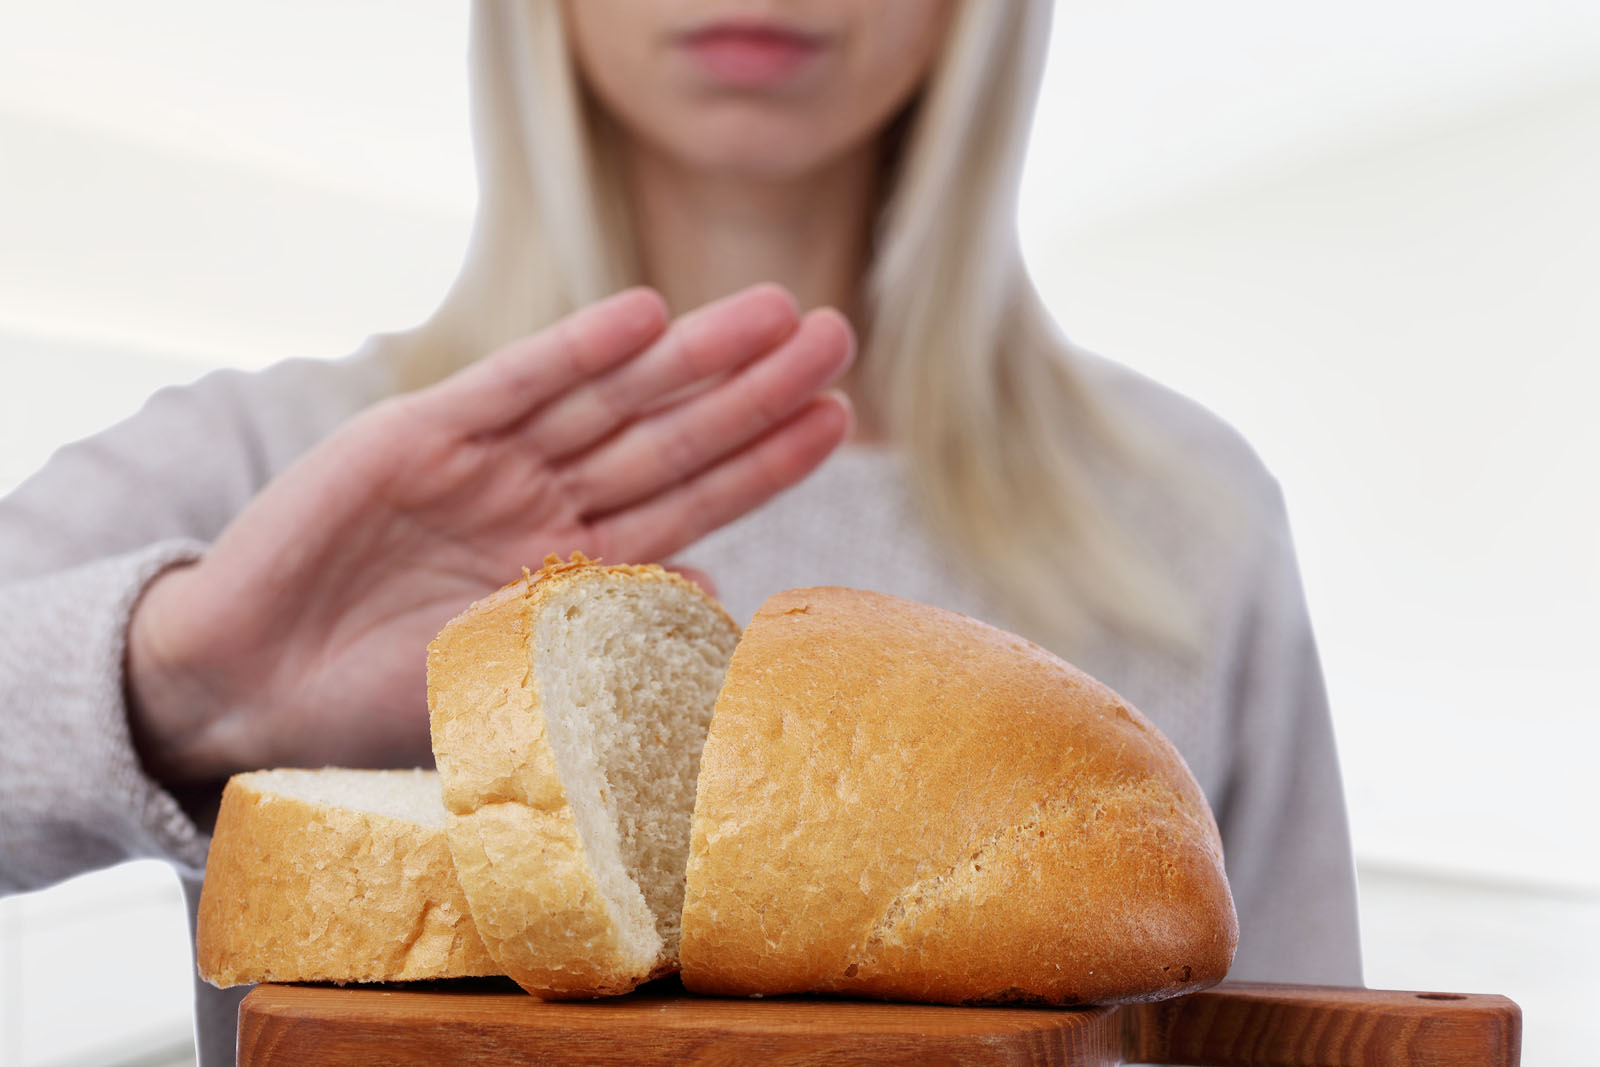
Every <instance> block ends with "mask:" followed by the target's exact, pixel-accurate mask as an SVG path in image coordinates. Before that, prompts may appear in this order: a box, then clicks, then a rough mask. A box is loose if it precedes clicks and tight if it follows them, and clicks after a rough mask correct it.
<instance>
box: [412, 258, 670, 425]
mask: <svg viewBox="0 0 1600 1067" xmlns="http://www.w3.org/2000/svg"><path fill="white" fill-rule="evenodd" d="M666 327H667V305H666V302H665V301H663V300H662V299H661V296H660V294H658V293H656V292H654V291H653V290H650V289H643V288H640V289H628V290H624V291H623V292H620V293H618V294H616V295H615V296H611V297H607V298H606V299H604V300H601V301H599V302H598V303H595V304H591V305H589V306H588V307H586V308H583V309H582V310H580V311H576V312H573V313H572V314H571V315H568V316H567V317H566V318H564V319H562V320H560V321H559V322H557V323H555V324H554V325H552V326H549V327H547V328H545V329H543V330H540V331H539V332H538V333H535V334H532V335H531V336H528V337H524V338H521V339H519V340H516V341H512V342H511V343H510V344H508V345H505V346H504V347H502V348H499V349H496V350H495V351H494V352H493V353H491V354H490V355H488V356H485V357H484V358H483V359H480V360H478V361H477V362H476V363H474V364H472V365H471V366H469V367H467V368H465V369H464V370H461V371H459V372H457V373H456V374H453V375H451V376H450V377H449V378H446V379H445V380H444V381H442V382H440V383H439V384H438V385H436V386H433V387H432V388H430V389H427V390H424V391H423V392H422V393H419V394H417V398H416V399H417V402H418V403H419V404H422V405H424V406H425V410H426V411H427V413H428V414H429V415H431V416H432V417H435V418H438V419H439V420H441V421H442V422H444V423H445V424H446V425H447V426H448V427H450V428H451V429H453V430H455V431H457V432H458V433H463V434H478V433H492V432H494V431H496V430H502V429H505V428H507V427H508V426H510V425H512V424H514V423H516V422H518V421H519V420H521V419H523V418H525V417H526V416H527V415H528V414H529V413H530V412H532V411H533V410H534V409H536V408H538V407H539V406H540V405H541V404H544V403H545V402H546V401H548V400H550V399H551V398H552V397H555V396H559V395H560V394H562V393H564V392H566V391H567V390H569V389H572V388H573V387H574V386H576V385H578V384H579V383H580V382H583V381H585V380H586V379H589V378H592V377H594V376H595V375H598V374H602V373H604V372H605V371H607V370H610V369H611V368H612V367H615V366H616V365H617V364H618V363H621V362H623V361H625V360H627V359H628V358H629V357H630V356H634V355H638V354H639V353H640V352H642V351H644V350H645V349H646V347H647V346H648V345H649V344H650V343H651V342H652V341H654V340H655V339H656V338H658V337H659V336H661V333H662V331H663V330H665V329H666Z"/></svg>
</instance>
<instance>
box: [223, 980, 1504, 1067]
mask: <svg viewBox="0 0 1600 1067" xmlns="http://www.w3.org/2000/svg"><path fill="white" fill-rule="evenodd" d="M1521 1040H1522V1016H1521V1012H1520V1010H1519V1009H1518V1008H1517V1006H1516V1005H1515V1004H1514V1003H1512V1002H1511V1001H1509V1000H1507V999H1506V998H1505V997H1499V996H1493V995H1487V994H1457V993H1418V992H1406V991H1398V990H1371V989H1337V988H1331V987H1323V986H1289V985H1258V984H1254V983H1225V984H1224V985H1222V986H1219V987H1217V988H1216V989H1212V990H1207V991H1204V992H1200V993H1194V994H1190V995H1188V996H1184V997H1179V998H1176V999H1173V1000H1167V1001H1162V1002H1160V1003H1157V1004H1141V1005H1133V1006H1130V1007H1124V1008H1120V1009H1119V1008H1084V1009H1052V1008H1018V1007H974V1008H951V1007H941V1006H935V1005H925V1004H883V1003H877V1002H874V1001H862V1000H843V999H836V998H823V997H775V998H771V999H767V1000H723V999H716V998H710V997H695V996H690V995H688V994H686V993H685V992H684V991H683V987H682V986H681V985H679V984H678V983H677V981H676V980H673V979H668V980H665V981H661V982H654V983H651V984H650V985H648V986H645V987H643V988H641V989H639V990H637V991H635V992H634V993H632V994H630V995H628V996H625V997H615V998H611V999H607V1000H595V1001H577V1002H566V1003H541V1002H540V1001H537V1000H534V999H533V998H532V997H529V996H527V995H526V994H524V993H523V992H522V991H521V990H519V989H517V988H516V987H515V986H514V985H512V984H511V983H510V982H505V981H498V980H493V979H481V980H463V981H459V982H435V983H420V984H416V985H408V986H402V985H388V986H372V987H353V986H352V987H345V988H338V987H335V986H316V985H292V986H291V985H283V986H274V985H263V986H258V987H257V988H256V989H255V990H254V991H252V992H251V993H250V995H249V996H248V997H246V998H245V1001H244V1004H243V1005H242V1006H241V1008H240V1010H239V1063H240V1065H241V1067H289V1065H296V1067H298V1065H301V1064H333V1063H337V1064H350V1065H353V1067H366V1065H375V1064H422V1063H429V1064H433V1063H459V1064H490V1063H494V1064H529V1063H576V1064H655V1063H663V1064H665V1063H673V1064H685V1063H686V1064H728V1065H732V1064H750V1063H772V1064H817V1065H822V1064H857V1063H881V1064H918V1065H928V1067H932V1065H936V1064H1002V1063H1004V1064H1024V1063H1037V1064H1055V1065H1073V1067H1110V1065H1113V1064H1118V1063H1123V1062H1129V1063H1170V1064H1208V1065H1212V1067H1311V1065H1317V1067H1344V1065H1350V1067H1357V1065H1359V1067H1444V1065H1450V1067H1516V1065H1517V1064H1518V1063H1519V1062H1520V1048H1521Z"/></svg>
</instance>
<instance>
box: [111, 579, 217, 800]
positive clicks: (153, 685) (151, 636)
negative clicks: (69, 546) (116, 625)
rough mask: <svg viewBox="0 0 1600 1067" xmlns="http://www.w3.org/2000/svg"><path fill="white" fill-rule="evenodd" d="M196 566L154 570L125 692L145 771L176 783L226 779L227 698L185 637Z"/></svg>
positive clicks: (137, 616)
mask: <svg viewBox="0 0 1600 1067" xmlns="http://www.w3.org/2000/svg"><path fill="white" fill-rule="evenodd" d="M196 566H197V564H193V563H190V564H183V565H180V566H177V567H173V568H170V569H168V570H165V571H163V572H161V573H160V574H158V575H156V577H155V578H153V579H152V580H151V581H150V583H149V584H148V585H146V586H145V588H144V591H143V592H142V593H141V594H140V596H139V599H138V600H137V601H136V602H135V603H134V607H133V612H132V614H131V615H130V616H129V619H128V633H127V645H126V652H125V655H124V660H123V694H124V703H125V706H126V708H127V719H128V730H129V733H130V735H131V736H132V738H133V747H134V751H135V752H136V753H137V754H138V756H139V760H140V762H141V763H142V764H143V765H144V768H145V771H146V773H148V774H149V775H150V777H151V778H153V779H155V780H156V781H157V782H160V783H161V784H162V785H163V786H167V787H173V786H179V785H185V784H193V783H197V782H206V781H214V780H217V779H219V778H224V777H226V776H227V775H228V774H229V773H231V771H232V770H233V769H236V768H230V767H229V766H228V760H227V759H226V758H225V755H224V753H223V752H221V751H220V750H219V747H218V745H217V743H216V742H217V736H216V735H217V732H218V726H219V724H220V722H221V719H222V713H223V711H224V709H225V703H224V702H223V701H220V700H218V699H217V697H216V695H215V694H214V693H213V692H212V690H211V689H210V688H209V687H208V686H207V685H206V684H205V682H204V681H203V678H204V672H203V670H202V669H201V663H200V657H199V656H198V654H197V653H196V651H195V650H194V649H192V648H191V647H190V645H189V643H188V642H186V640H185V638H184V633H185V627H183V626H182V625H181V621H182V620H183V619H184V617H185V602H186V598H185V590H186V589H187V588H188V585H189V583H190V581H192V579H193V574H194V570H195V568H196Z"/></svg>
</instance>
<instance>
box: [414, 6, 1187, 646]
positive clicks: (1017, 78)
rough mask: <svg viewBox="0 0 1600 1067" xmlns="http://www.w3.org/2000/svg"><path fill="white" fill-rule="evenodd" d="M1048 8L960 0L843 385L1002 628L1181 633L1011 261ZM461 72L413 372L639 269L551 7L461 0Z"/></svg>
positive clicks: (1078, 391) (1061, 353) (1147, 463)
mask: <svg viewBox="0 0 1600 1067" xmlns="http://www.w3.org/2000/svg"><path fill="white" fill-rule="evenodd" d="M1049 21H1050V3H1049V0H1020V2H1007V3H988V2H983V3H976V2H959V3H957V4H956V7H955V11H954V13H953V17H952V22H951V26H950V32H949V37H948V41H947V44H946V45H945V47H944V49H943V53H942V55H941V57H940V58H939V60H938V61H937V63H936V64H935V67H934V69H933V70H932V71H931V72H930V74H929V79H928V82H927V84H926V86H925V87H924V89H923V90H922V92H921V94H920V98H919V100H918V101H917V102H916V103H915V105H914V107H913V110H912V112H911V113H910V115H909V117H908V118H909V121H908V125H907V126H906V128H905V130H904V140H903V142H902V143H901V145H900V149H899V151H900V156H899V159H898V160H896V161H895V162H894V166H893V175H894V178H893V180H892V182H891V183H890V189H889V191H888V192H889V195H888V196H887V198H886V200H885V203H884V205H883V209H882V212H881V215H880V222H879V230H878V232H877V234H876V242H875V248H876V253H875V257H874V261H873V263H872V264H871V267H870V272H869V275H868V278H867V280H866V292H865V293H864V294H863V298H864V300H863V303H864V306H865V307H866V308H867V311H868V323H867V324H866V325H867V330H866V335H865V337H864V344H863V347H862V356H861V360H860V364H859V366H860V371H859V373H860V389H861V391H860V393H859V395H858V396H857V398H856V399H857V401H858V403H859V404H862V405H864V406H865V407H866V408H867V411H868V414H869V416H870V417H871V418H872V419H873V420H874V421H875V422H876V423H877V424H878V425H880V426H882V427H883V429H884V430H885V432H886V433H887V436H888V437H889V439H890V440H891V441H893V442H894V443H895V444H896V445H897V446H899V447H900V448H901V449H902V450H903V452H904V454H905V455H906V457H907V459H908V460H909V463H908V469H909V470H910V471H911V476H912V479H913V482H914V489H915V493H916V497H917V499H918V502H919V504H920V506H921V508H922V510H923V513H924V516H925V518H926V520H927V522H928V524H929V527H930V528H931V529H933V530H935V531H938V533H939V534H940V536H941V537H942V538H944V539H945V541H946V542H947V544H948V546H949V547H950V548H952V549H954V550H955V551H957V552H959V553H961V555H962V556H963V558H967V559H970V560H973V561H975V562H976V564H977V566H975V567H974V570H975V571H976V572H977V573H978V574H979V575H980V576H981V577H983V578H984V579H986V580H987V582H988V584H989V586H990V588H991V590H992V592H993V593H995V594H998V596H999V598H1000V600H1001V603H1002V604H1004V605H1005V606H1006V607H1007V608H1008V609H1009V610H1010V611H1011V613H1012V614H1013V615H1014V616H1015V618H1016V622H1017V624H1018V625H1019V626H1021V627H1022V628H1024V629H1026V630H1027V631H1028V632H1030V633H1031V634H1032V635H1033V636H1035V637H1037V638H1038V639H1039V640H1041V641H1042V642H1043V643H1046V644H1050V645H1052V646H1054V647H1057V648H1062V647H1066V646H1071V645H1073V644H1074V643H1075V642H1076V641H1077V640H1078V639H1079V638H1080V637H1081V636H1083V635H1085V634H1086V633H1088V632H1092V630H1093V629H1095V628H1097V627H1105V626H1109V627H1112V628H1115V629H1121V630H1124V631H1127V632H1131V633H1135V634H1140V635H1143V636H1146V637H1155V638H1157V639H1162V640H1166V641H1167V642H1169V643H1172V644H1175V645H1177V646H1180V647H1181V646H1183V645H1185V644H1187V643H1188V642H1187V640H1186V638H1187V637H1188V635H1189V626H1190V622H1189V620H1188V619H1187V616H1186V613H1185V605H1184V601H1183V599H1182V598H1181V597H1180V596H1178V595H1177V594H1176V593H1175V591H1174V588H1173V586H1172V585H1171V583H1170V582H1169V581H1168V580H1167V579H1166V578H1165V576H1164V575H1163V574H1162V572H1161V571H1160V569H1159V568H1158V567H1157V566H1156V565H1155V563H1154V560H1153V559H1152V558H1151V557H1150V556H1149V555H1148V553H1145V552H1143V551H1141V550H1140V548H1139V547H1138V546H1137V543H1136V541H1135V539H1134V538H1132V537H1131V536H1130V533H1129V532H1128V531H1127V530H1125V529H1123V528H1122V527H1121V526H1120V525H1119V522H1118V520H1117V519H1116V517H1115V516H1114V513H1113V511H1112V510H1111V508H1110V507H1109V505H1108V501H1107V500H1106V499H1105V497H1104V491H1103V490H1102V489H1101V488H1100V487H1099V485H1098V483H1097V480H1096V479H1095V478H1094V477H1092V476H1091V473H1090V470H1089V457H1090V456H1091V455H1094V456H1097V457H1099V460H1100V461H1107V460H1109V461H1111V462H1112V463H1113V465H1115V464H1116V463H1117V462H1121V463H1122V464H1123V466H1124V467H1126V468H1128V469H1129V470H1132V469H1135V468H1139V467H1141V466H1143V467H1146V468H1148V469H1149V470H1155V469H1157V468H1158V467H1159V463H1157V462H1155V461H1153V459H1152V456H1153V453H1152V452H1150V451H1149V450H1146V449H1143V448H1141V447H1140V445H1139V443H1138V442H1137V441H1133V440H1129V439H1127V438H1126V436H1125V435H1124V434H1122V433H1121V432H1120V431H1119V430H1118V429H1117V428H1116V425H1115V423H1114V421H1113V420H1112V419H1110V418H1109V417H1107V415H1106V413H1105V412H1104V411H1103V410H1102V405H1101V402H1100V401H1099V400H1098V398H1097V397H1096V395H1095V394H1094V393H1093V392H1092V391H1091V390H1090V389H1089V388H1088V387H1087V386H1086V385H1085V383H1084V382H1083V381H1082V380H1081V378H1080V375H1079V374H1078V373H1077V371H1076V368H1075V366H1074V363H1075V359H1074V357H1073V354H1072V352H1071V350H1070V348H1069V346H1068V345H1067V344H1066V342H1065V341H1064V340H1063V339H1062V338H1061V337H1060V336H1058V334H1057V332H1056V330H1055V327H1054V325H1053V323H1052V320H1051V319H1050V317H1049V315H1048V313H1047V312H1046V311H1045V309H1044V307H1043V305H1042V303H1041V302H1040V300H1039V299H1038V297H1037V295H1036V293H1035V292H1034V290H1033V287H1032V285H1031V283H1030V281H1029V279H1028V275H1027V272H1026V269H1025V267H1024V265H1023V260H1022V253H1021V248H1020V245H1019V240H1018V234H1017V228H1016V209H1017V193H1018V185H1019V180H1020V174H1021V169H1022V161H1023V153H1024V148H1025V145H1026V142H1027V137H1028V132H1029V123H1030V120H1031V117H1032V110H1033V102H1034V98H1035V95H1036V93H1037V88H1038V82H1039V78H1040V75H1041V73H1042V69H1043V65H1044V55H1045V49H1046V47H1047V43H1048V38H1049ZM472 76H473V79H474V80H473V101H474V106H473V134H474V141H475V144H476V151H477V165H478V174H479V180H478V184H479V191H480V199H479V205H478V212H477V216H476V219H475V222H474V226H473V231H472V237H471V240H470V243H469V246H468V250H467V254H466V257H465V261H464V263H463V266H462V269H461V271H460V274H459V275H458V277H457V279H456V282H455V284H454V285H453V287H452V288H451V290H450V292H449V293H448V294H447V295H446V297H445V299H444V301H443V302H442V303H441V304H440V306H439V308H438V310H437V311H436V312H435V313H434V315H433V316H432V317H431V318H430V319H429V320H428V321H427V322H425V323H423V324H422V325H421V326H419V327H417V328H416V329H414V330H412V331H410V332H409V333H406V334H399V335H391V336H390V337H388V338H385V339H383V342H384V343H385V344H387V345H389V346H390V351H391V354H392V356H393V358H395V359H396V360H397V361H398V362H399V363H400V364H401V365H402V367H403V373H404V374H405V376H406V378H407V382H408V384H409V385H411V386H418V385H422V384H426V383H428V382H430V381H433V380H437V379H438V378H440V377H442V376H443V375H444V374H446V373H448V372H449V371H451V370H453V369H455V368H456V367H458V366H460V365H461V364H463V363H464V362H466V361H468V360H470V359H473V358H476V357H477V356H479V355H481V354H483V353H485V352H488V351H490V350H491V349H493V348H495V347H497V346H498V345H500V344H502V343H504V342H505V341H507V340H510V339H512V338H514V337H517V336H521V335H523V334H527V333H530V332H532V331H534V330H537V329H539V328H541V327H543V326H545V325H548V324H549V323H551V322H553V321H555V320H556V319H558V318H560V317H562V316H563V315H565V314H567V313H569V312H571V311H573V310H575V309H577V308H579V307H581V306H583V305H585V304H587V303H590V302H592V301H594V300H598V299H600V298H601V297H604V296H606V295H608V294H610V293H612V292H615V291H616V290H618V289H620V288H623V287H625V286H627V285H631V284H635V283H637V282H638V281H639V280H640V279H639V278H638V277H637V276H636V275H637V267H636V262H635V259H634V246H633V242H632V238H631V234H630V233H629V230H628V218H627V212H626V209H625V204H624V202H623V199H622V196H621V190H620V185H619V182H618V180H617V175H616V173H615V168H609V169H608V168H607V167H606V166H605V165H604V162H605V159H604V153H605V152H606V145H605V144H604V143H603V142H602V140H601V139H600V138H597V137H596V136H595V134H594V124H593V123H592V122H591V121H590V120H589V118H588V116H587V115H586V112H585V107H586V105H585V100H584V95H583V93H582V91H581V89H580V87H579V81H578V77H577V75H576V73H575V71H574V69H573V65H572V60H571V57H570V55H569V53H568V49H567V46H566V39H565V34H564V30H563V26H562V24H561V5H560V4H559V3H556V2H555V0H533V2H503V0H478V2H477V3H476V5H475V7H474V12H473V30H472ZM751 280H752V281H757V280H760V279H751ZM1168 473H1169V474H1170V472H1168Z"/></svg>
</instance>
